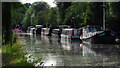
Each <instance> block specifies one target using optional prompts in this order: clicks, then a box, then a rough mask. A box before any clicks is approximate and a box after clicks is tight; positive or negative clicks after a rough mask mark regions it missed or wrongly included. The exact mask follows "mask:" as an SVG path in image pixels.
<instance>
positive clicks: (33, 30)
mask: <svg viewBox="0 0 120 68" xmlns="http://www.w3.org/2000/svg"><path fill="white" fill-rule="evenodd" d="M33 34H35V28H34V27H33V28H30V35H33Z"/></svg>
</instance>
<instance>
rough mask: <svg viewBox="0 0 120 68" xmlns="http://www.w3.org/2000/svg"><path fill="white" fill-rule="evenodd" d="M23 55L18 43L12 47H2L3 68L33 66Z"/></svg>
mask: <svg viewBox="0 0 120 68" xmlns="http://www.w3.org/2000/svg"><path fill="white" fill-rule="evenodd" d="M24 55H25V53H24V52H23V50H22V48H21V45H20V42H18V41H17V42H16V43H14V44H13V45H12V46H10V45H3V46H2V56H3V66H33V64H31V63H28V62H27V59H26V58H25V57H24Z"/></svg>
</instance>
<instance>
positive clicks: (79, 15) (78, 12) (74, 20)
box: [64, 2, 87, 28]
mask: <svg viewBox="0 0 120 68" xmlns="http://www.w3.org/2000/svg"><path fill="white" fill-rule="evenodd" d="M86 9H87V3H85V2H84V3H80V2H76V3H72V5H71V6H70V7H69V8H68V9H67V10H66V15H65V19H64V24H67V25H70V26H72V27H75V28H76V27H79V26H82V25H83V23H84V19H85V14H86Z"/></svg>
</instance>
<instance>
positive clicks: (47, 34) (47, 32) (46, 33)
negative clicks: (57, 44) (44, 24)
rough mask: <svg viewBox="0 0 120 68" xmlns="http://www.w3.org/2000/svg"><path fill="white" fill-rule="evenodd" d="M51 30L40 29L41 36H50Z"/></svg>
mask: <svg viewBox="0 0 120 68" xmlns="http://www.w3.org/2000/svg"><path fill="white" fill-rule="evenodd" d="M51 33H52V29H51V28H42V30H41V34H43V35H46V36H51Z"/></svg>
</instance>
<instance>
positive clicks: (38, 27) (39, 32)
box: [35, 25, 44, 34]
mask: <svg viewBox="0 0 120 68" xmlns="http://www.w3.org/2000/svg"><path fill="white" fill-rule="evenodd" d="M43 27H44V26H43V25H36V26H35V28H36V29H35V31H36V34H41V29H42V28H43Z"/></svg>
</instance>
